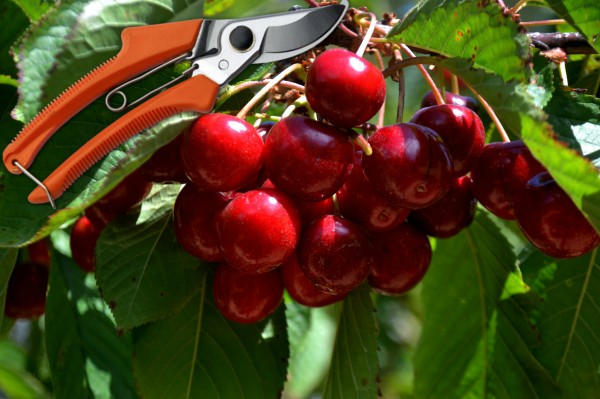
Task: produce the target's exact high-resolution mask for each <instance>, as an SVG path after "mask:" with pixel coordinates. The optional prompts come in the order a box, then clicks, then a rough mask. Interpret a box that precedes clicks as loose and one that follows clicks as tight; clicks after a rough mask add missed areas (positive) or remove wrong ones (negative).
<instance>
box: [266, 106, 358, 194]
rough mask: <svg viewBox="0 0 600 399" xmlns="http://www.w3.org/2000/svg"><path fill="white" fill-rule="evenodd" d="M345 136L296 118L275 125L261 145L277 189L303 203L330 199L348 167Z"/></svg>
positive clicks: (351, 154)
mask: <svg viewBox="0 0 600 399" xmlns="http://www.w3.org/2000/svg"><path fill="white" fill-rule="evenodd" d="M353 158H354V149H353V146H352V143H351V142H350V139H349V138H348V136H347V135H346V133H344V132H342V131H341V130H339V129H337V128H335V127H333V126H331V125H327V124H325V123H321V122H317V121H314V120H312V119H309V118H306V117H303V116H296V117H291V118H285V119H282V120H281V121H279V122H277V124H275V126H273V128H272V129H271V131H270V132H269V135H268V136H267V140H266V142H265V168H266V170H267V175H268V176H269V179H270V180H271V181H272V182H273V184H274V185H275V187H277V188H278V189H280V190H282V191H284V192H286V193H289V194H291V195H294V196H296V197H298V198H301V199H304V200H307V201H319V200H322V199H324V198H328V197H331V196H332V195H333V194H335V192H336V191H337V190H339V188H340V187H341V186H342V184H344V181H345V180H346V178H347V177H348V173H349V172H350V170H351V168H352V162H353Z"/></svg>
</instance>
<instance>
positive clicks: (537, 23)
mask: <svg viewBox="0 0 600 399" xmlns="http://www.w3.org/2000/svg"><path fill="white" fill-rule="evenodd" d="M567 23H568V22H567V21H565V20H564V19H545V20H541V21H524V22H521V26H525V27H532V26H548V25H566V24H567Z"/></svg>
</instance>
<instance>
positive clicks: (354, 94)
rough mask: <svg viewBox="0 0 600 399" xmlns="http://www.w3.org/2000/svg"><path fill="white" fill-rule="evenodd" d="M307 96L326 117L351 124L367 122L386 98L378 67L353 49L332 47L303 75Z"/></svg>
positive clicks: (382, 79)
mask: <svg viewBox="0 0 600 399" xmlns="http://www.w3.org/2000/svg"><path fill="white" fill-rule="evenodd" d="M305 87H306V99H307V100H308V103H309V104H310V106H311V107H312V108H313V110H315V112H317V113H318V114H320V115H321V116H322V117H323V118H325V119H326V120H327V121H329V122H331V123H332V124H334V125H336V126H339V127H346V128H350V127H353V126H357V125H361V124H363V123H365V122H367V121H368V120H369V119H371V117H373V115H375V114H376V113H377V111H379V109H380V108H381V106H382V105H383V102H384V100H385V91H386V87H385V79H384V77H383V74H382V73H381V71H380V70H379V69H378V68H377V67H376V66H375V65H373V64H372V63H370V62H368V61H367V60H365V59H364V58H362V57H359V56H358V55H356V54H355V53H353V52H351V51H348V50H345V49H340V48H337V49H331V50H327V51H325V52H323V53H321V54H320V55H319V56H318V57H317V58H316V59H315V61H314V62H313V63H312V65H311V66H310V69H309V70H308V74H307V76H306V86H305Z"/></svg>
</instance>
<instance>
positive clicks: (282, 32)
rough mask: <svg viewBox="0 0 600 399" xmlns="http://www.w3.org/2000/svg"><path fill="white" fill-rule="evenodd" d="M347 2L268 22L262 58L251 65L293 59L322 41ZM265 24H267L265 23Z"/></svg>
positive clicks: (346, 6)
mask: <svg viewBox="0 0 600 399" xmlns="http://www.w3.org/2000/svg"><path fill="white" fill-rule="evenodd" d="M347 8H348V2H347V1H342V2H341V3H340V4H333V5H328V6H323V7H318V8H310V9H306V10H298V11H293V12H289V13H286V14H282V15H280V16H277V18H273V17H275V16H272V17H271V18H272V19H270V18H269V21H268V22H269V27H268V29H267V32H266V34H265V38H264V40H263V45H262V54H261V56H260V57H258V58H257V59H256V60H254V63H255V64H262V63H266V62H272V61H278V60H282V59H285V58H290V57H294V56H296V55H298V54H302V53H303V52H305V51H307V50H309V49H310V48H312V47H314V46H316V45H317V44H319V42H321V41H322V40H323V39H325V38H326V37H327V36H329V34H330V33H331V32H333V30H334V29H335V28H336V26H337V25H338V24H339V23H340V21H341V19H342V17H343V16H344V14H345V13H346V9H347ZM265 22H267V21H265Z"/></svg>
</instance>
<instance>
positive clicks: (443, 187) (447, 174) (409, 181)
mask: <svg viewBox="0 0 600 399" xmlns="http://www.w3.org/2000/svg"><path fill="white" fill-rule="evenodd" d="M369 143H370V145H371V148H372V149H373V154H372V155H371V156H368V157H364V159H363V164H362V166H363V170H364V172H365V175H366V176H367V179H369V181H370V182H371V184H372V186H373V188H374V189H375V191H376V192H377V193H378V194H379V195H381V196H382V197H384V198H386V199H387V200H388V201H390V202H391V203H393V204H395V205H397V206H402V207H405V208H409V209H418V208H425V207H428V206H430V205H432V204H433V203H435V201H437V200H439V199H440V198H441V197H442V196H443V195H444V194H446V192H447V191H448V189H449V188H450V182H451V175H452V160H451V158H450V155H449V153H448V150H447V149H446V147H445V146H444V144H443V142H442V139H441V138H440V136H439V135H438V134H437V133H435V132H434V131H433V130H431V129H429V128H427V127H424V126H420V125H415V124H413V123H399V124H396V125H391V126H385V127H382V128H381V129H378V130H377V131H376V132H375V133H374V134H373V135H372V136H371V137H370V138H369Z"/></svg>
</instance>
